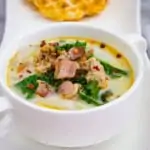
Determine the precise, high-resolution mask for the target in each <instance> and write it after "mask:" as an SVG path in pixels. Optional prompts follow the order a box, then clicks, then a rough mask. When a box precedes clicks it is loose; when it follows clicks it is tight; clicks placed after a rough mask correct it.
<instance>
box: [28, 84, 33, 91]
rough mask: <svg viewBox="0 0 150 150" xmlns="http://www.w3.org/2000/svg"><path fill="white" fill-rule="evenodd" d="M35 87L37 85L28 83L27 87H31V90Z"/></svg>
mask: <svg viewBox="0 0 150 150" xmlns="http://www.w3.org/2000/svg"><path fill="white" fill-rule="evenodd" d="M34 87H35V86H34V85H33V84H28V85H27V88H29V89H31V90H33V89H34Z"/></svg>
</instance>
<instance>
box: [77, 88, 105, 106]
mask: <svg viewBox="0 0 150 150" xmlns="http://www.w3.org/2000/svg"><path fill="white" fill-rule="evenodd" d="M79 96H80V98H81V99H82V100H84V101H85V102H87V103H89V104H94V105H95V106H100V105H103V103H102V102H101V101H98V100H97V99H95V98H93V97H92V96H89V95H87V94H86V92H85V91H82V90H81V91H79Z"/></svg>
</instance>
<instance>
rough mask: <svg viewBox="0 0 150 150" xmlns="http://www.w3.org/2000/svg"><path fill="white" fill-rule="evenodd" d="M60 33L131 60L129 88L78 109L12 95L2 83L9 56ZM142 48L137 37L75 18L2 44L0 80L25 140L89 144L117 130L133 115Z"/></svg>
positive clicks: (139, 83)
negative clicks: (101, 102)
mask: <svg viewBox="0 0 150 150" xmlns="http://www.w3.org/2000/svg"><path fill="white" fill-rule="evenodd" d="M60 36H62V37H63V36H68V37H69V36H75V37H82V38H90V39H94V40H97V41H99V40H100V41H102V42H104V43H108V44H109V45H111V46H113V47H115V48H116V49H117V50H118V51H120V52H121V53H122V54H123V55H124V56H125V57H126V58H127V59H128V60H129V62H130V63H131V65H132V68H133V71H134V74H135V81H134V83H133V85H132V86H131V88H130V89H129V90H128V91H127V92H126V93H125V94H123V95H122V96H121V97H119V98H117V99H116V100H114V101H112V102H110V103H108V104H105V105H103V106H100V107H95V108H92V109H88V110H80V111H64V110H63V111H61V110H53V109H45V108H41V107H39V106H36V105H34V104H32V103H30V102H28V101H27V100H25V99H23V98H22V97H20V96H18V95H17V94H15V93H14V92H13V91H12V90H11V89H10V88H9V87H8V86H7V82H6V70H7V66H8V62H9V59H10V58H11V57H12V56H13V54H14V53H15V52H16V51H17V50H18V49H19V48H20V47H22V46H26V45H29V44H31V43H36V42H39V41H41V40H43V39H47V38H56V37H60ZM145 49H146V45H145V40H144V39H143V38H142V37H137V36H134V37H132V36H125V37H120V36H117V35H115V34H113V33H110V32H108V31H105V30H103V29H100V28H97V27H93V26H89V25H86V24H79V23H59V24H53V25H49V26H48V27H46V28H43V29H39V30H37V31H34V32H32V33H29V34H27V35H25V36H23V37H20V38H17V39H14V40H13V41H12V42H10V43H9V45H8V46H5V47H4V46H3V49H2V52H1V56H0V72H1V74H0V83H1V86H2V90H3V91H4V93H5V96H6V98H7V99H8V100H9V102H10V104H11V105H12V108H13V111H12V112H13V114H14V121H15V124H16V127H17V129H18V130H19V131H20V132H22V133H23V134H24V135H25V136H27V137H29V138H30V139H33V140H35V141H38V142H40V143H44V144H47V145H52V146H59V147H82V146H89V145H93V144H96V143H99V142H102V141H104V140H107V139H109V138H111V137H112V136H114V135H116V134H118V133H120V132H121V131H122V130H123V129H125V127H126V126H127V125H128V124H129V123H130V122H131V121H132V120H133V119H134V117H135V114H136V109H137V105H138V101H139V100H140V99H141V96H142V88H141V87H142V79H143V74H144V60H143V53H145ZM118 88H119V87H118Z"/></svg>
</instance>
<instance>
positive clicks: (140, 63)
mask: <svg viewBox="0 0 150 150" xmlns="http://www.w3.org/2000/svg"><path fill="white" fill-rule="evenodd" d="M66 26H74V27H82V28H83V27H86V28H89V29H95V30H97V31H98V32H103V33H104V34H107V35H108V36H112V37H115V38H116V39H117V40H118V41H119V42H121V43H123V44H125V45H128V47H130V49H132V52H133V53H134V55H135V56H134V57H136V59H137V60H138V74H137V77H136V79H135V81H134V83H133V84H132V86H131V87H130V89H128V90H127V91H126V92H125V93H124V94H123V95H122V96H121V97H119V98H116V99H115V100H113V101H111V102H109V103H106V104H104V105H101V106H98V107H94V108H90V109H83V110H55V109H47V108H43V107H39V106H37V105H35V104H33V103H30V102H28V101H26V100H25V98H22V97H20V96H19V95H17V94H15V92H13V91H12V90H11V89H10V88H9V87H8V86H7V85H6V83H5V81H4V80H3V79H2V78H0V84H1V86H2V90H4V92H5V95H6V94H8V95H9V96H11V98H12V99H14V100H15V101H17V102H19V103H21V104H23V105H26V106H27V107H29V108H31V109H34V110H36V111H42V112H45V113H52V114H55V115H60V114H61V115H70V114H71V115H80V114H87V113H92V112H97V111H100V110H105V109H107V108H109V107H111V106H114V105H117V104H119V103H121V102H123V101H125V100H126V99H128V97H129V96H130V95H131V94H132V93H134V92H135V91H136V89H137V88H138V86H139V84H140V83H141V80H142V78H143V71H140V70H142V68H143V67H144V62H143V59H142V57H141V55H140V53H139V51H138V50H136V48H135V47H134V46H133V45H132V44H131V43H129V42H127V41H126V40H125V39H123V38H122V37H121V36H119V35H117V34H114V33H112V32H110V31H107V30H105V29H102V28H100V27H96V26H92V25H88V24H85V23H74V22H67V23H66V22H63V23H54V24H51V25H49V26H47V27H44V28H42V29H41V28H40V29H38V30H36V31H33V32H31V33H28V34H26V35H24V36H20V38H18V39H17V40H16V42H18V41H21V40H22V39H23V38H27V37H29V36H34V35H36V34H38V33H41V32H43V31H44V32H45V31H46V30H48V29H51V28H53V27H54V28H66ZM14 44H17V43H11V44H10V46H11V45H14ZM10 46H9V48H10ZM9 48H8V47H5V48H4V49H9ZM4 49H3V50H2V51H4V53H3V52H2V53H1V56H0V58H2V57H3V54H5V52H6V50H4ZM0 67H1V66H0ZM6 98H7V96H6Z"/></svg>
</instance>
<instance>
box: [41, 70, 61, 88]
mask: <svg viewBox="0 0 150 150" xmlns="http://www.w3.org/2000/svg"><path fill="white" fill-rule="evenodd" d="M38 79H39V80H42V81H45V82H47V83H48V84H50V85H51V86H53V87H54V88H56V90H57V88H58V87H59V85H60V84H61V83H62V82H63V81H62V80H60V79H55V78H54V71H48V72H47V73H45V74H41V75H40V76H39V78H38Z"/></svg>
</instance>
